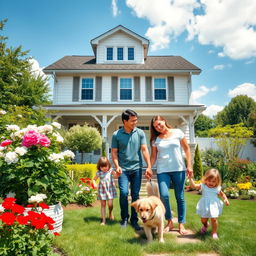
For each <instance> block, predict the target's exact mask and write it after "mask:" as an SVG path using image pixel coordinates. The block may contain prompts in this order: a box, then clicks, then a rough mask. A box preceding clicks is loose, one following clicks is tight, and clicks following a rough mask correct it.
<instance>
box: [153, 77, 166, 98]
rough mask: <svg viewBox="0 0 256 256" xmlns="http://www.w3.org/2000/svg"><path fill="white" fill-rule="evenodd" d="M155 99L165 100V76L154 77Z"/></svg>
mask: <svg viewBox="0 0 256 256" xmlns="http://www.w3.org/2000/svg"><path fill="white" fill-rule="evenodd" d="M154 95H155V100H166V80H165V78H155V79H154Z"/></svg>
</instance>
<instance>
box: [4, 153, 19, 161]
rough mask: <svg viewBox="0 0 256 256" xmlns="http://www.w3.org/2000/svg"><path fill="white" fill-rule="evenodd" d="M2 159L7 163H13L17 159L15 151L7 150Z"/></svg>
mask: <svg viewBox="0 0 256 256" xmlns="http://www.w3.org/2000/svg"><path fill="white" fill-rule="evenodd" d="M4 160H5V162H6V163H7V164H13V163H17V162H18V161H19V157H18V155H17V154H16V153H15V152H8V153H6V155H5V158H4Z"/></svg>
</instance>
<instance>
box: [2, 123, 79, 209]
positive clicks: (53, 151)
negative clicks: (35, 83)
mask: <svg viewBox="0 0 256 256" xmlns="http://www.w3.org/2000/svg"><path fill="white" fill-rule="evenodd" d="M60 128H61V127H60V124H59V123H56V122H53V123H52V124H51V125H44V126H36V125H29V126H27V127H26V128H24V129H21V128H20V127H19V126H17V125H7V127H6V131H5V133H4V136H2V140H0V197H2V198H5V196H6V195H7V194H8V193H12V195H16V199H17V202H18V203H19V204H21V205H25V204H26V202H27V201H28V198H29V197H31V196H33V195H36V194H40V193H41V194H46V196H47V200H46V202H47V203H48V204H56V203H57V202H61V203H63V204H67V203H68V201H69V197H70V187H69V185H70V179H69V176H68V174H67V171H66V165H65V164H66V163H67V162H68V160H69V159H70V158H73V157H74V154H73V152H71V151H70V150H66V151H64V152H60V144H61V143H62V142H63V138H62V137H61V136H60V134H59V133H58V131H55V129H60Z"/></svg>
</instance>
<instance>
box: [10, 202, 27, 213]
mask: <svg viewBox="0 0 256 256" xmlns="http://www.w3.org/2000/svg"><path fill="white" fill-rule="evenodd" d="M24 211H25V208H24V207H23V206H21V205H18V204H14V205H13V206H12V212H14V213H19V214H22V213H23V212H24Z"/></svg>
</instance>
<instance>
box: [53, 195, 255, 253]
mask: <svg viewBox="0 0 256 256" xmlns="http://www.w3.org/2000/svg"><path fill="white" fill-rule="evenodd" d="M199 198H200V196H198V195H195V194H191V193H186V202H187V224H186V227H187V228H189V229H192V230H194V231H195V232H198V230H199V229H200V227H201V224H200V218H199V216H197V215H196V214H195V206H196V203H197V201H198V200H199ZM171 203H172V205H173V206H174V207H173V210H174V212H176V203H175V202H174V196H173V191H172V192H171ZM114 213H115V217H116V220H115V221H114V222H113V223H108V224H107V225H106V226H100V206H97V207H89V208H83V209H79V210H65V213H64V215H65V217H64V224H63V231H62V232H61V236H60V237H58V238H56V239H55V245H56V247H58V248H60V249H62V250H63V252H64V253H65V254H66V255H68V256H87V255H93V256H120V255H122V256H128V255H129V256H131V255H132V256H143V255H146V254H161V253H162V254H163V253H165V254H168V253H170V255H175V256H184V255H189V256H195V255H196V254H197V253H199V252H201V253H203V252H204V253H207V252H215V253H218V254H220V255H228V256H230V255H232V256H236V255H237V256H252V255H256V252H255V251H256V236H255V230H256V221H255V220H256V217H255V216H256V201H244V200H231V205H230V206H229V207H224V211H223V214H222V216H221V217H220V218H219V230H218V234H219V238H220V239H219V240H218V241H213V240H212V239H211V233H210V232H211V231H210V230H209V231H208V232H207V234H206V235H205V236H202V235H200V234H199V233H197V234H196V237H197V238H198V239H200V240H201V242H199V243H187V244H178V243H176V242H175V241H174V240H175V239H174V237H173V236H172V235H171V234H164V238H165V244H159V243H158V242H157V241H154V242H153V243H151V244H147V243H146V239H145V236H144V235H142V236H141V237H140V236H138V235H137V234H136V233H135V232H134V230H133V229H132V227H131V226H128V227H127V228H126V229H121V228H120V226H119V220H120V217H119V216H120V213H119V203H118V200H117V199H116V200H115V202H114Z"/></svg>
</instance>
